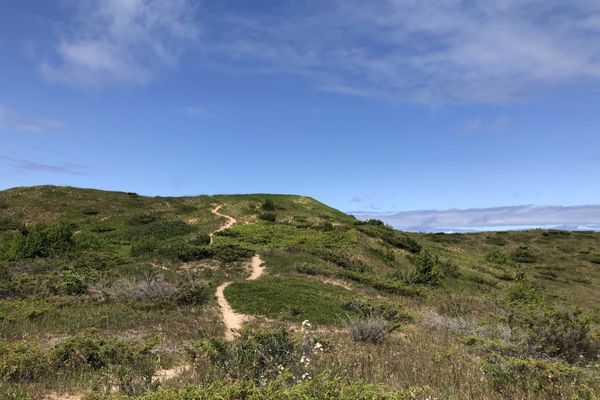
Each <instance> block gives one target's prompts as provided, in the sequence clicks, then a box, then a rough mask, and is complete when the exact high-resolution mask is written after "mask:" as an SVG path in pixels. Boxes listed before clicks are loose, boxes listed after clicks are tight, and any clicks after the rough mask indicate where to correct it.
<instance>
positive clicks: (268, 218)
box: [258, 211, 277, 222]
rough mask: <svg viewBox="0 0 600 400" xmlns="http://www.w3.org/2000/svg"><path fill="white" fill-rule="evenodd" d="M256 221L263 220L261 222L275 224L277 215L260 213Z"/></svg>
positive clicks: (269, 212) (268, 212) (270, 212)
mask: <svg viewBox="0 0 600 400" xmlns="http://www.w3.org/2000/svg"><path fill="white" fill-rule="evenodd" d="M258 219H260V220H263V221H268V222H275V221H277V214H275V213H274V212H273V211H266V212H263V213H260V214H259V215H258Z"/></svg>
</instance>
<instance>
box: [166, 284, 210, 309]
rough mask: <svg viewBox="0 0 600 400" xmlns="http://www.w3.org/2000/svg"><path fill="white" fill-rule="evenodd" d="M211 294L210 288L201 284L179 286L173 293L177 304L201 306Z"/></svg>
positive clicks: (207, 300)
mask: <svg viewBox="0 0 600 400" xmlns="http://www.w3.org/2000/svg"><path fill="white" fill-rule="evenodd" d="M213 296H214V293H213V291H212V289H211V288H210V287H209V286H207V285H203V284H197V285H194V286H184V287H181V288H179V289H177V291H176V292H175V294H174V298H175V302H176V303H177V304H180V305H194V306H202V305H204V304H206V303H208V302H209V301H210V299H212V298H213Z"/></svg>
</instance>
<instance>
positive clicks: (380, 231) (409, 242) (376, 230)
mask: <svg viewBox="0 0 600 400" xmlns="http://www.w3.org/2000/svg"><path fill="white" fill-rule="evenodd" d="M357 227H358V229H359V230H360V231H362V232H364V233H366V234H367V235H369V236H373V237H377V238H379V239H381V240H383V241H384V242H386V243H387V244H389V245H391V246H394V247H397V248H400V249H404V250H407V251H408V252H410V253H418V252H420V251H421V245H420V244H419V243H417V241H415V240H414V239H412V238H410V237H409V236H408V235H406V234H404V233H401V232H399V231H397V230H395V229H393V228H391V227H389V226H386V225H384V224H383V222H381V221H379V220H369V221H367V222H362V223H361V222H359V223H357Z"/></svg>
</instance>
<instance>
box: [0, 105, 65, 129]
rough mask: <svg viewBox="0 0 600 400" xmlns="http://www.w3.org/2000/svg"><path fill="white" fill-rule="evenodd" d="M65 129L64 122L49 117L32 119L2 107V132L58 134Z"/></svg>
mask: <svg viewBox="0 0 600 400" xmlns="http://www.w3.org/2000/svg"><path fill="white" fill-rule="evenodd" d="M64 128H65V124H64V123H63V122H62V121H59V120H56V119H53V118H47V117H31V116H27V115H23V114H22V113H19V112H17V111H15V110H12V109H10V108H7V107H4V106H2V105H0V130H3V129H4V130H6V129H11V130H16V131H20V132H30V133H48V132H58V131H61V130H62V129H64Z"/></svg>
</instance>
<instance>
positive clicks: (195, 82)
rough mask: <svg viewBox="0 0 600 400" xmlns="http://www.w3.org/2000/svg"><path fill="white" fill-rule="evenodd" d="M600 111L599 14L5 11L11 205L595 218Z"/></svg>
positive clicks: (339, 8) (334, 5)
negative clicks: (21, 195) (65, 198)
mask: <svg viewBox="0 0 600 400" xmlns="http://www.w3.org/2000/svg"><path fill="white" fill-rule="evenodd" d="M599 111H600V2H598V1H597V0H572V1H569V2H565V1H562V0H560V1H559V0H485V1H484V0H481V1H478V0H469V1H467V0H464V1H461V0H431V1H427V2H424V1H417V0H374V1H370V2H364V1H358V0H339V1H338V0H330V1H310V0H309V1H303V2H296V1H281V0H280V1H269V0H262V1H261V0H256V1H252V2H249V1H243V0H237V1H236V0H228V1H218V0H215V1H209V0H205V1H192V0H94V1H89V0H56V1H43V2H41V1H33V0H25V1H18V2H17V1H4V2H0V189H5V188H10V187H15V186H29V185H38V184H55V185H72V186H80V187H94V188H100V189H110V190H122V191H133V192H138V193H140V194H147V195H193V194H214V193H251V192H269V193H294V194H303V195H309V196H313V197H315V198H316V199H318V200H320V201H323V202H325V203H327V204H329V205H332V206H334V207H336V208H339V209H341V210H345V211H356V210H360V211H367V212H384V211H386V212H387V211H403V210H446V209H471V208H490V207H500V206H502V207H506V206H521V205H539V206H544V205H551V206H581V205H590V204H598V203H599V199H600V185H599V184H598V183H599V182H600V112H599ZM591 210H595V211H589V210H588V212H589V213H591V214H588V215H590V218H589V222H590V223H591V222H593V221H592V220H593V219H594V218H595V216H597V215H598V214H597V213H598V209H591ZM592 217H594V218H592ZM584 222H585V218H584Z"/></svg>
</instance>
